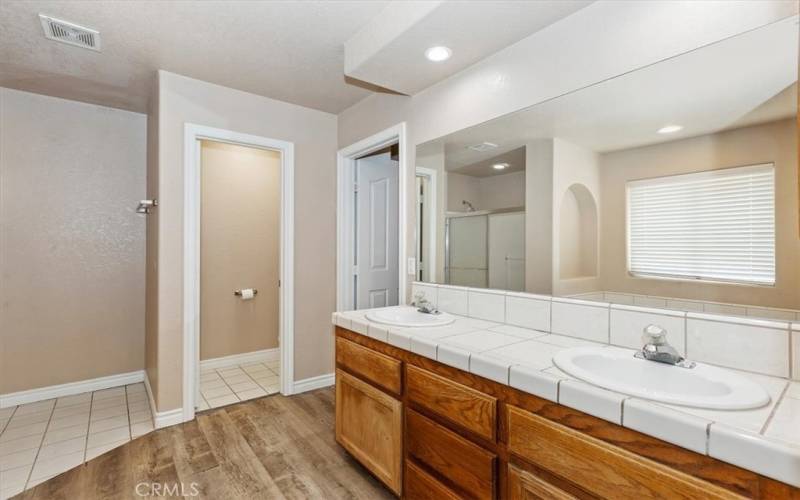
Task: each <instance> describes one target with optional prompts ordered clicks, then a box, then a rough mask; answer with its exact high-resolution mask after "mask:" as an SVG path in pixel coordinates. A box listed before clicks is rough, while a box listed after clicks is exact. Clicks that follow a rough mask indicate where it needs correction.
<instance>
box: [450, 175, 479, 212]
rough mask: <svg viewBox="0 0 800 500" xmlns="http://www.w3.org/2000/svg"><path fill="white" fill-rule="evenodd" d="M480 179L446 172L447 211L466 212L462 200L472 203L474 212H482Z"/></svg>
mask: <svg viewBox="0 0 800 500" xmlns="http://www.w3.org/2000/svg"><path fill="white" fill-rule="evenodd" d="M480 197H481V191H480V178H478V177H473V176H471V175H462V174H456V173H453V172H447V211H448V212H466V211H467V206H466V205H464V204H463V202H464V200H466V201H468V202H470V203H472V206H473V207H475V209H476V210H483V209H484V208H483V206H481V202H480Z"/></svg>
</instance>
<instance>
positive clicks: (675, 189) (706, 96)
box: [416, 19, 800, 320]
mask: <svg viewBox="0 0 800 500" xmlns="http://www.w3.org/2000/svg"><path fill="white" fill-rule="evenodd" d="M797 37H798V27H797V24H796V19H788V20H786V21H784V22H779V23H775V24H772V25H770V26H766V27H764V28H761V29H758V30H755V31H752V32H748V33H745V34H742V35H739V36H736V37H733V38H730V39H727V40H725V41H723V42H720V43H717V44H714V45H710V46H707V47H705V48H702V49H699V50H696V51H693V52H690V53H687V54H684V55H682V56H680V57H676V58H673V59H670V60H666V61H663V62H661V63H658V64H655V65H652V66H649V67H646V68H644V69H641V70H638V71H635V72H632V73H629V74H626V75H623V76H621V77H618V78H614V79H611V80H608V81H606V82H603V83H601V84H598V85H594V86H591V87H588V88H585V89H582V90H579V91H577V92H573V93H571V94H567V95H564V96H560V97H558V98H555V99H552V100H550V101H547V102H544V103H542V104H539V105H537V106H534V107H532V108H529V109H526V110H523V111H520V112H516V113H513V114H510V115H506V116H503V117H501V118H498V119H496V120H493V121H490V122H486V123H483V124H481V125H478V126H475V127H471V128H468V129H464V130H461V131H459V132H456V133H453V134H450V135H448V136H445V137H442V138H439V139H437V140H434V141H431V142H428V143H424V144H420V145H418V146H417V154H416V165H417V171H416V175H417V177H416V188H417V223H416V254H417V276H416V279H417V280H419V281H424V282H435V283H443V284H451V285H460V286H470V287H484V288H493V289H501V290H512V291H525V292H531V293H540V294H548V295H559V296H570V297H578V298H584V299H590V300H603V301H607V302H613V303H624V304H636V305H642V306H653V307H669V308H674V309H681V310H692V311H705V312H720V313H726V314H741V315H749V316H757V317H767V318H780V319H791V320H797V319H800V315H799V314H800V313H798V312H797V310H800V240H799V239H798V165H797V130H796V128H797V119H796V114H797V58H798V57H797V56H798V54H797Z"/></svg>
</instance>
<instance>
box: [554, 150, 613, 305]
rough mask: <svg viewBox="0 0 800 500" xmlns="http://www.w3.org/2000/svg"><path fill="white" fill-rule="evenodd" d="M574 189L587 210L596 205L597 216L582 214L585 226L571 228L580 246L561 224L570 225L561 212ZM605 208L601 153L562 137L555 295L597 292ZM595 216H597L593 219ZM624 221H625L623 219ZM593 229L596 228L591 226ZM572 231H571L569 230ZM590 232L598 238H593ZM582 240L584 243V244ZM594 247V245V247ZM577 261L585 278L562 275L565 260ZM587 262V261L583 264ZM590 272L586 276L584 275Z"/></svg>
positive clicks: (556, 183)
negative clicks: (564, 233) (600, 225)
mask: <svg viewBox="0 0 800 500" xmlns="http://www.w3.org/2000/svg"><path fill="white" fill-rule="evenodd" d="M572 188H574V189H575V191H574V192H577V193H579V194H582V195H584V196H583V197H582V198H581V199H582V200H583V202H584V203H583V205H584V206H585V207H588V206H591V205H592V204H594V205H595V207H596V208H595V209H594V210H595V213H594V214H591V215H590V214H583V215H580V216H579V217H580V219H581V221H580V225H581V226H583V227H573V228H571V229H572V230H574V231H575V232H577V233H579V236H578V241H579V242H578V243H575V242H574V241H572V242H570V240H569V238H566V237H565V238H562V234H561V224H562V222H564V223H566V224H567V225H568V226H569V219H568V218H567V219H566V220H565V219H562V217H561V215H562V214H561V210H562V208H563V207H564V205H563V203H564V199H565V197H567V200H569V197H571V196H573V194H572V193H573V191H571V189H572ZM600 206H602V196H601V192H600V170H599V169H598V157H597V154H596V153H595V152H594V151H592V150H590V149H587V148H585V147H583V146H580V145H578V144H573V143H571V142H568V141H565V140H563V139H560V138H555V139H553V294H554V295H573V294H576V293H584V292H590V291H594V290H597V287H598V286H599V279H598V276H597V257H598V252H597V248H598V246H599V243H598V240H599V239H600V238H601V237H602V236H601V234H598V233H600V231H598V229H599V228H598V227H597V221H598V220H599V214H598V213H597V211H598V210H599V207H600ZM592 215H593V217H592ZM623 220H624V219H623ZM587 226H592V227H587ZM566 231H567V232H569V231H570V228H569V227H567V228H566ZM588 233H594V234H595V235H596V236H594V238H591V237H590V236H589V234H588ZM581 240H582V241H581ZM562 242H563V243H568V242H570V243H571V244H570V245H568V247H567V248H565V249H564V250H562V249H561V244H562ZM592 245H593V246H592ZM562 258H563V259H566V260H567V261H569V260H570V259H575V260H577V261H578V263H579V264H578V267H579V268H580V269H579V270H578V271H577V272H578V273H579V274H581V277H575V276H565V275H562V274H561V272H562V265H561V260H562ZM581 261H583V262H581ZM584 273H586V274H584Z"/></svg>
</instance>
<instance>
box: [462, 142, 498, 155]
mask: <svg viewBox="0 0 800 500" xmlns="http://www.w3.org/2000/svg"><path fill="white" fill-rule="evenodd" d="M467 149H471V150H473V151H477V152H479V153H483V152H484V151H491V150H492V149H497V144H495V143H493V142H482V143H480V144H473V145H472V146H467Z"/></svg>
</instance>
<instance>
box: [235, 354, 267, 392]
mask: <svg viewBox="0 0 800 500" xmlns="http://www.w3.org/2000/svg"><path fill="white" fill-rule="evenodd" d="M261 364H262V365H264V363H261ZM264 366H265V367H266V369H267V370H268V371H270V372H272V370H270V368H269V366H267V365H264ZM242 371H243V372H244V373H245V375H247V377H248V378H249V379H250V380H252V381H253V383H254V384H256V386H257V387H259V388H261V389H263V391H264V392H266V393H267V395H269V391H268V390H267V388H266V387H264V386H263V385H261V384H259V383H258V381H257V380H256V379H254V378H253V376H252V375H250V372H248V371H247V370H245V369H244V368H242ZM234 394H236V392H235V391H234ZM236 397H237V398H238V397H239V395H238V394H237V395H236ZM240 399H241V398H240Z"/></svg>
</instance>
